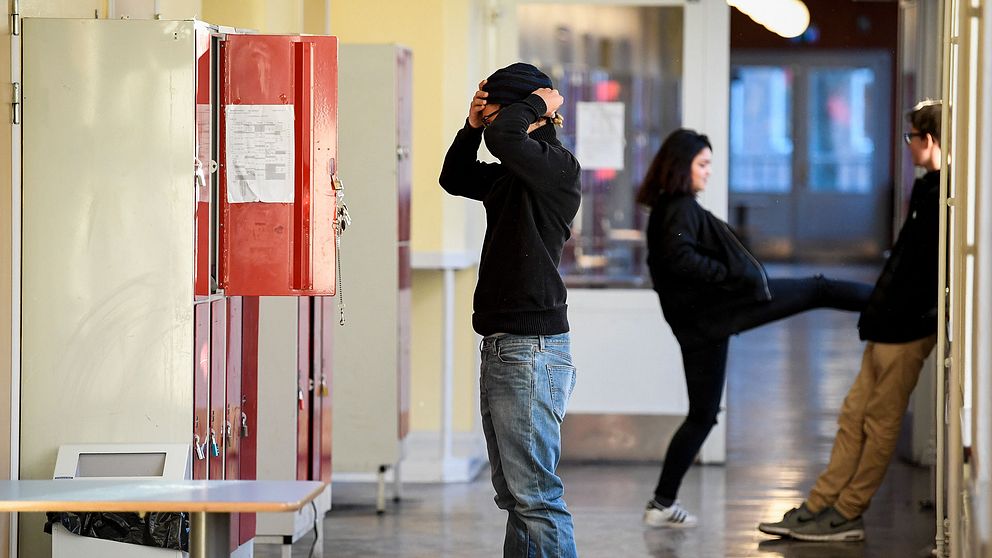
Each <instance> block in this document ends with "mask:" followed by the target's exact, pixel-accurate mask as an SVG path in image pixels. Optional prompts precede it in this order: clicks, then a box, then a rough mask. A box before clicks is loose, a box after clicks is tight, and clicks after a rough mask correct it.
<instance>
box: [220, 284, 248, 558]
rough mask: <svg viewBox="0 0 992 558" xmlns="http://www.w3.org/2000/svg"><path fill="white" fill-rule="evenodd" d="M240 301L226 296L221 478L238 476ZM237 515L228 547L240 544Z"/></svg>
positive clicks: (231, 478) (240, 402)
mask: <svg viewBox="0 0 992 558" xmlns="http://www.w3.org/2000/svg"><path fill="white" fill-rule="evenodd" d="M242 308H243V301H242V299H241V297H239V296H233V297H230V298H228V299H227V366H226V368H227V374H226V382H227V396H226V398H225V402H224V453H225V459H224V479H226V480H237V479H239V478H240V477H241V447H242V444H241V443H240V442H241V411H242V399H241V370H242V368H241V367H242V358H243V352H242V351H243V349H242V343H243V338H242V335H243V332H242ZM240 526H241V518H240V517H239V514H236V513H232V514H231V550H232V551H234V550H237V548H238V546H240V545H241V528H240Z"/></svg>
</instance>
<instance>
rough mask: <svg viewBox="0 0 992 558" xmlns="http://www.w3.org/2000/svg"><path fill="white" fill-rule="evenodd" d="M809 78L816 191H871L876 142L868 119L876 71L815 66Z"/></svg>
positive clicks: (811, 155)
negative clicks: (871, 135) (872, 137)
mask: <svg viewBox="0 0 992 558" xmlns="http://www.w3.org/2000/svg"><path fill="white" fill-rule="evenodd" d="M809 80H810V81H809V85H810V96H809V103H810V104H809V109H810V110H809V123H810V137H809V165H810V166H809V170H810V178H809V180H810V189H811V190H812V191H814V192H843V193H850V194H868V193H871V191H872V183H871V182H872V180H871V179H872V165H873V164H874V157H875V143H874V142H873V141H872V140H871V137H870V131H869V130H868V129H867V123H868V118H869V114H868V107H869V106H870V102H869V100H870V99H871V95H872V94H873V86H874V85H875V72H874V71H873V70H871V69H869V68H814V69H811V70H810V74H809Z"/></svg>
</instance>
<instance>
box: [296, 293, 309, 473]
mask: <svg viewBox="0 0 992 558" xmlns="http://www.w3.org/2000/svg"><path fill="white" fill-rule="evenodd" d="M312 303H313V299H312V298H311V297H308V296H301V297H300V299H299V305H300V313H299V335H300V337H299V352H298V356H297V385H298V388H299V394H300V395H299V401H298V403H299V414H298V415H297V422H296V425H297V430H296V480H310V453H311V451H310V450H311V448H310V439H311V437H310V424H311V414H312V412H311V409H312V394H311V392H312V391H313V380H312V379H311V378H312V375H313V372H312V361H313V358H312V355H313V344H312V343H313V336H312V335H311V331H312V330H313V327H312V324H311V316H312V315H313V311H312V308H311V304H312Z"/></svg>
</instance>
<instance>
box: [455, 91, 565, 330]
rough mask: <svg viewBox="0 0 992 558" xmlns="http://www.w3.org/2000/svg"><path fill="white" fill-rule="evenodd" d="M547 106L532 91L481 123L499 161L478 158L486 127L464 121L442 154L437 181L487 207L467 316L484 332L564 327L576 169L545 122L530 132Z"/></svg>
mask: <svg viewBox="0 0 992 558" xmlns="http://www.w3.org/2000/svg"><path fill="white" fill-rule="evenodd" d="M545 112H547V106H546V105H545V103H544V100H542V99H541V97H539V96H537V95H530V96H529V97H527V98H526V99H525V100H524V101H522V102H519V103H514V104H511V105H506V106H503V107H502V109H501V110H500V112H499V116H498V117H497V118H496V119H495V120H494V121H493V123H492V124H491V125H490V126H489V127H488V128H485V137H486V146H487V147H488V148H489V151H490V152H491V153H492V154H493V155H494V156H496V158H498V159H499V160H500V163H498V164H497V163H483V162H480V161H479V160H478V150H479V145H480V144H481V141H482V136H483V128H472V127H471V126H469V125H468V123H467V122H466V124H465V127H463V128H462V129H461V130H460V131H459V132H458V134H457V135H456V136H455V141H454V142H453V143H452V144H451V147H450V148H449V149H448V153H447V155H446V156H445V158H444V166H443V167H442V169H441V176H440V179H439V182H440V183H441V186H442V187H443V188H444V189H445V190H446V191H447V192H448V193H450V194H454V195H457V196H464V197H466V198H470V199H473V200H479V201H481V202H482V203H483V205H484V206H485V208H486V236H485V239H484V241H483V244H482V258H481V260H480V262H479V282H478V284H477V285H476V288H475V300H474V304H473V307H474V310H475V312H474V314H473V316H472V325H473V327H474V328H475V331H477V332H478V333H479V334H481V335H490V334H493V333H514V334H519V335H553V334H557V333H564V332H566V331H568V317H567V311H566V308H567V306H566V304H565V300H566V291H565V284H564V283H563V282H562V280H561V276H560V275H559V274H558V264H559V262H560V260H561V252H562V248H563V246H564V244H565V241H566V240H568V238H569V236H570V228H571V222H572V219H573V218H574V217H575V214H576V212H577V211H578V208H579V199H580V194H581V189H580V185H579V170H580V169H579V164H578V162H577V161H576V160H575V157H573V156H572V154H571V153H569V152H568V150H567V149H565V148H564V147H562V145H561V143H560V142H559V141H558V139H557V138H556V137H555V132H554V126H553V125H551V124H550V123H548V124H545V125H544V126H542V127H540V128H538V129H537V130H535V131H534V132H533V133H531V134H530V135H528V134H527V128H528V127H529V126H530V124H532V123H533V122H535V121H536V120H537V119H538V118H540V117H541V116H543V115H544V114H545Z"/></svg>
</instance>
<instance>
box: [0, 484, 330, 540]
mask: <svg viewBox="0 0 992 558" xmlns="http://www.w3.org/2000/svg"><path fill="white" fill-rule="evenodd" d="M323 489H324V483H322V482H318V481H236V480H232V481H164V480H96V479H72V480H20V481H0V512H73V511H74V512H138V513H141V512H189V513H190V542H189V546H190V549H189V550H190V558H222V557H223V558H227V557H228V556H230V554H231V549H230V548H229V544H230V532H231V514H232V513H239V512H244V513H254V512H295V511H297V510H299V509H300V508H302V507H303V506H305V505H307V504H308V503H309V502H310V501H311V500H313V499H314V498H316V497H317V495H318V494H320V492H321V491H322V490H323Z"/></svg>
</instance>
